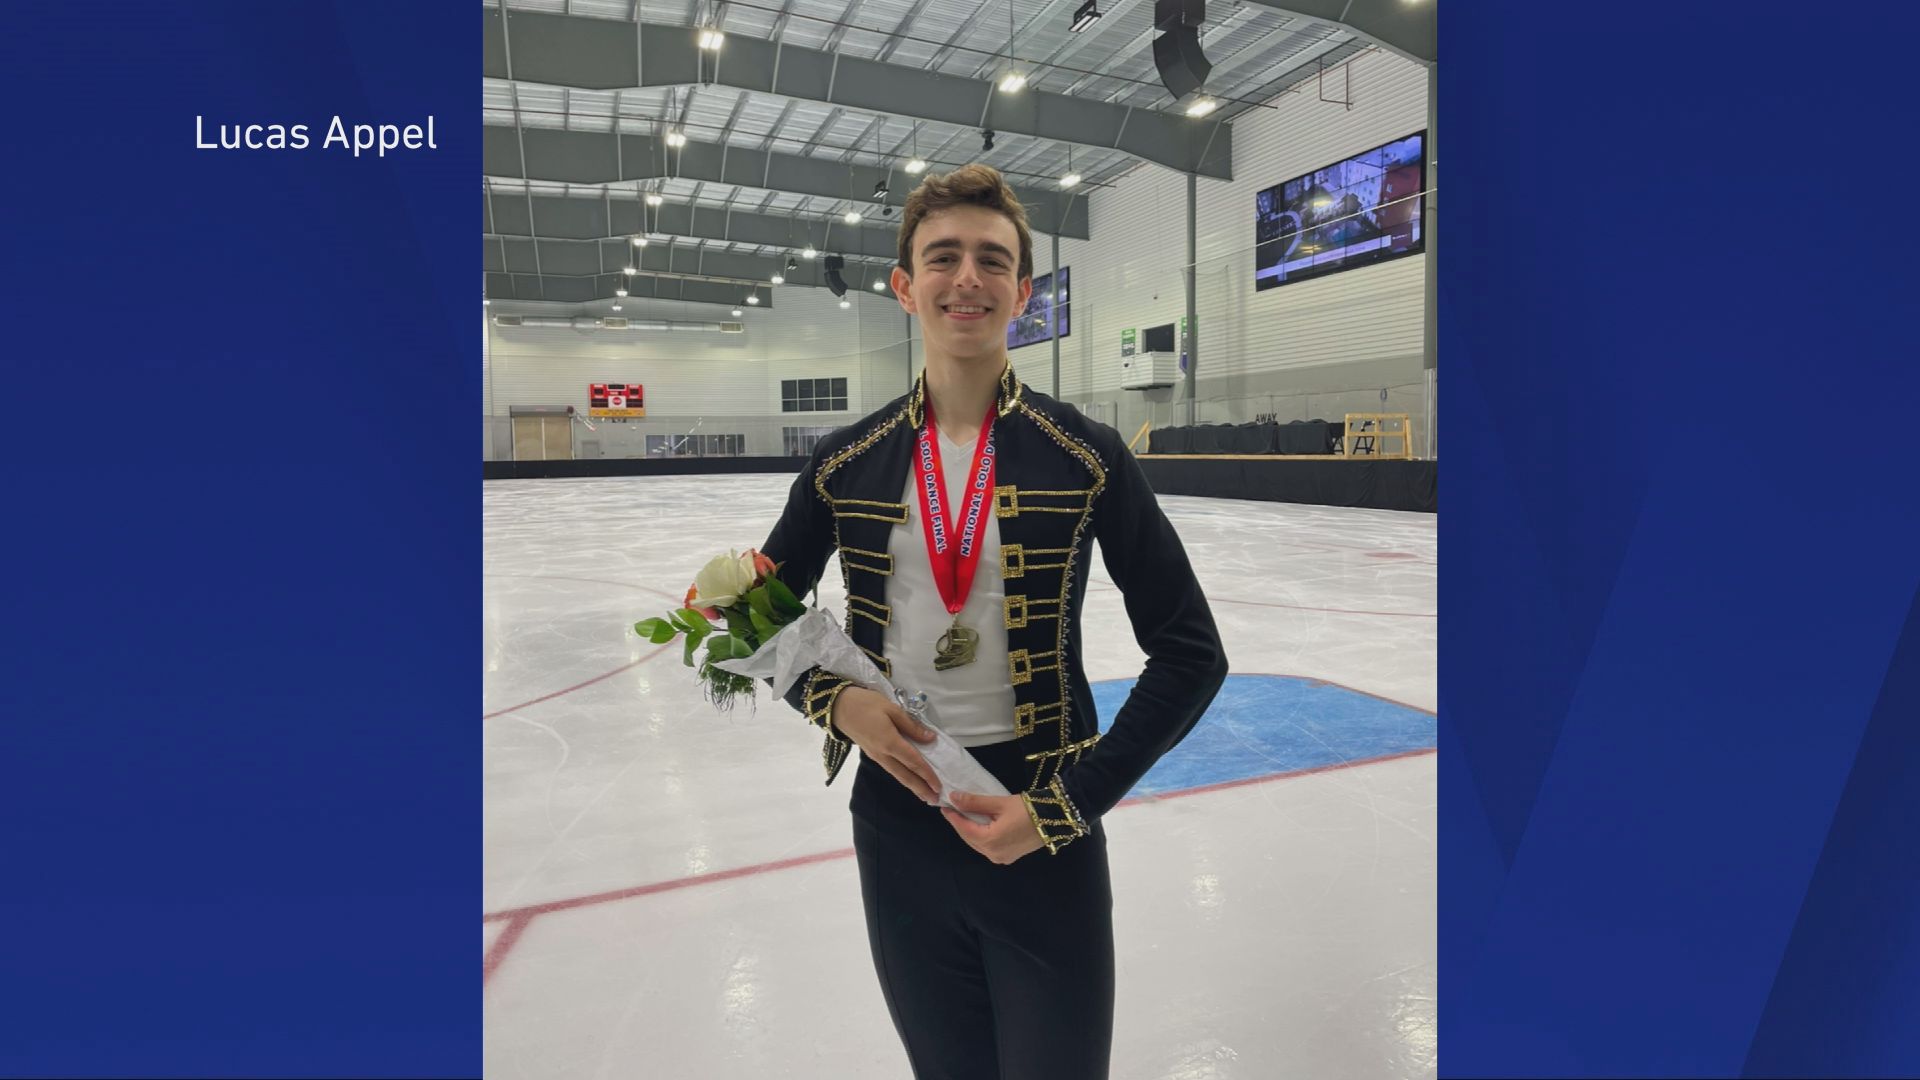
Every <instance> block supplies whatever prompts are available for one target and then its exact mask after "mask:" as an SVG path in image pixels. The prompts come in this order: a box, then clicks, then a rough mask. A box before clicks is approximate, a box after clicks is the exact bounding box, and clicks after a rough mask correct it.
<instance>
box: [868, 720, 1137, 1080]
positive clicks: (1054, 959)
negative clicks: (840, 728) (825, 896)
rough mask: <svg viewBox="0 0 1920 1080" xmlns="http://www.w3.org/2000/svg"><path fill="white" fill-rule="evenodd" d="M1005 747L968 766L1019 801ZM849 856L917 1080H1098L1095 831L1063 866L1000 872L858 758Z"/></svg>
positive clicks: (1108, 905) (1066, 854) (1099, 928)
mask: <svg viewBox="0 0 1920 1080" xmlns="http://www.w3.org/2000/svg"><path fill="white" fill-rule="evenodd" d="M1014 747H1015V744H1013V743H1001V744H999V745H996V746H987V747H979V748H976V749H974V750H972V751H971V753H972V754H973V756H974V758H975V759H977V760H978V761H979V762H980V763H981V764H982V765H985V766H986V767H987V770H988V771H989V772H992V773H993V774H994V775H995V776H997V777H999V778H1000V782H1001V783H1003V784H1005V785H1006V786H1007V790H1009V791H1012V792H1016V793H1017V792H1019V791H1022V790H1024V789H1025V788H1026V786H1027V785H1028V783H1030V782H1031V780H1032V777H1033V766H1032V765H1031V764H1030V763H1028V762H1026V761H1023V760H1022V755H1021V753H1020V752H1019V751H1018V750H1016V749H1015V748H1014ZM851 809H852V811H853V850H854V855H855V857H856V859H857V861H858V863H859V866H860V894H861V898H862V899H863V900H864V902H865V904H866V914H867V939H868V943H869V944H870V945H871V946H872V949H873V965H874V968H875V970H876V971H877V972H878V973H879V975H880V989H881V992H882V993H883V994H884V995H885V997H886V1000H887V1011H888V1012H889V1013H890V1014H891V1015H892V1016H893V1025H894V1028H895V1029H896V1030H898V1031H899V1033H900V1040H901V1042H903V1043H905V1044H906V1048H907V1057H908V1059H909V1060H910V1061H911V1062H912V1063H913V1074H914V1076H915V1077H916V1078H917V1080H945V1078H953V1080H1027V1078H1035V1080H1038V1078H1043V1077H1044V1078H1046V1080H1104V1078H1105V1077H1106V1075H1107V1062H1108V1058H1109V1056H1110V1054H1111V1050H1112V1044H1113V889H1112V884H1111V881H1110V879H1109V877H1108V873H1107V838H1106V833H1105V832H1104V831H1103V830H1102V829H1101V827H1100V825H1099V823H1097V822H1096V823H1094V825H1093V827H1092V828H1093V831H1092V832H1091V833H1089V834H1088V835H1086V836H1083V837H1081V838H1080V839H1078V840H1075V841H1073V842H1072V843H1070V844H1068V845H1067V846H1066V847H1065V848H1062V849H1061V851H1060V853H1059V854H1057V855H1049V854H1047V852H1046V849H1044V848H1042V849H1041V850H1039V851H1036V852H1034V853H1032V854H1030V855H1027V856H1026V857H1024V858H1022V859H1020V860H1019V861H1018V862H1015V863H1014V864H1013V865H1012V866H998V865H996V864H994V863H992V862H989V861H988V860H987V858H986V857H985V856H983V855H981V854H980V853H979V852H977V851H974V850H973V849H972V848H970V847H968V846H967V845H966V842H965V841H963V840H961V839H960V836H959V834H958V833H955V832H954V831H953V826H951V825H949V824H947V822H946V819H945V818H943V817H942V816H941V815H940V812H939V811H938V810H937V809H935V808H933V807H930V806H927V805H926V804H924V803H922V802H921V801H920V800H919V799H917V798H915V797H914V796H913V795H912V793H910V792H908V791H907V790H906V789H905V788H903V787H901V786H900V782H899V781H897V780H895V779H894V778H893V777H891V776H889V775H887V773H886V771H885V770H883V769H881V768H880V767H879V766H877V765H874V764H872V763H871V762H869V761H867V760H866V759H865V758H864V757H862V759H861V761H860V767H859V770H858V772H856V773H855V775H854V782H853V799H852V804H851Z"/></svg>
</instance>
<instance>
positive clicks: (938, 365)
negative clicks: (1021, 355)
mask: <svg viewBox="0 0 1920 1080" xmlns="http://www.w3.org/2000/svg"><path fill="white" fill-rule="evenodd" d="M1006 366H1007V354H1006V353H1004V352H1002V353H999V354H998V355H994V356H981V357H971V358H968V359H965V360H956V359H953V358H951V357H946V356H939V355H936V354H932V353H929V354H928V356H927V372H926V374H927V400H929V401H931V402H932V403H933V417H934V422H935V423H936V424H937V425H939V428H940V431H941V432H942V433H943V434H945V435H946V436H947V437H948V438H950V439H953V440H955V441H964V440H966V439H968V438H970V437H972V436H975V435H978V434H979V433H980V427H981V425H982V424H984V423H985V422H986V418H987V408H988V407H989V406H991V405H992V404H993V402H994V400H995V398H996V397H998V395H999V393H1000V373H1001V372H1002V371H1004V370H1006Z"/></svg>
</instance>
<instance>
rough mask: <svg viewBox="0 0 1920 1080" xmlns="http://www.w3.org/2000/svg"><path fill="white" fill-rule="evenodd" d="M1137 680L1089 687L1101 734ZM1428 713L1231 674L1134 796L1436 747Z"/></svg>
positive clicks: (1342, 691)
mask: <svg viewBox="0 0 1920 1080" xmlns="http://www.w3.org/2000/svg"><path fill="white" fill-rule="evenodd" d="M1133 684H1134V680H1132V679H1115V680H1111V681H1108V682H1097V683H1094V684H1093V704H1094V708H1095V709H1096V710H1097V711H1098V712H1099V714H1100V730H1101V731H1106V730H1107V729H1108V728H1109V727H1111V726H1113V714H1114V713H1116V712H1118V711H1119V710H1120V706H1121V704H1122V703H1124V702H1125V701H1126V700H1127V694H1129V693H1130V692H1132V690H1133ZM1434 724H1435V721H1434V718H1433V716H1432V714H1430V713H1425V712H1422V711H1420V710H1419V709H1415V708H1411V707H1409V706H1406V705H1400V704H1396V703H1394V702H1391V701H1382V700H1380V699H1379V698H1376V697H1368V696H1367V695H1366V694H1362V693H1360V692H1359V691H1357V690H1349V689H1347V688H1346V687H1344V686H1334V685H1332V684H1330V683H1323V682H1318V681H1315V680H1311V679H1293V678H1286V677H1283V676H1279V675H1229V676H1227V681H1226V684H1225V685H1223V686H1222V687H1221V688H1220V693H1219V695H1218V696H1216V697H1215V698H1214V699H1213V704H1212V705H1209V706H1208V707H1207V714H1206V715H1205V716H1203V717H1201V718H1200V723H1199V724H1197V725H1195V726H1194V729H1193V730H1192V731H1191V732H1189V733H1188V734H1187V737H1186V738H1185V739H1183V740H1181V742H1180V745H1179V746H1176V747H1174V748H1173V750H1172V751H1171V752H1170V753H1168V754H1167V756H1166V757H1163V758H1161V759H1160V761H1159V763H1158V764H1156V765H1154V767H1153V768H1152V769H1151V770H1150V771H1148V773H1147V775H1146V777H1145V778H1144V779H1142V780H1141V781H1140V783H1139V784H1138V785H1137V786H1136V787H1135V788H1134V789H1133V792H1132V794H1134V795H1162V794H1166V793H1168V792H1172V791H1182V790H1185V789H1187V788H1196V787H1205V786H1206V785H1208V784H1218V783H1222V782H1225V781H1228V780H1241V779H1247V778H1250V777H1255V776H1268V775H1271V774H1273V773H1283V772H1295V771H1298V770H1300V769H1312V768H1318V767H1323V766H1327V765H1340V764H1346V763H1348V762H1355V761H1366V760H1368V759H1371V758H1379V757H1386V756H1388V755H1390V754H1399V753H1405V752H1406V751H1409V750H1428V749H1432V748H1433V746H1434V745H1435V737H1436V735H1435V726H1434Z"/></svg>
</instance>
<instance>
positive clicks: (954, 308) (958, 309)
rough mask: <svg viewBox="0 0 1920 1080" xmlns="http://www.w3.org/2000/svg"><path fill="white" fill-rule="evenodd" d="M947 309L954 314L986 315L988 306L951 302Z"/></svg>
mask: <svg viewBox="0 0 1920 1080" xmlns="http://www.w3.org/2000/svg"><path fill="white" fill-rule="evenodd" d="M947 311H949V312H950V313H952V314H954V315H985V314H986V313H987V309H986V308H983V307H970V306H968V305H966V304H949V305H948V306H947Z"/></svg>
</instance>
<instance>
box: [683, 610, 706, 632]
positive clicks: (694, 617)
mask: <svg viewBox="0 0 1920 1080" xmlns="http://www.w3.org/2000/svg"><path fill="white" fill-rule="evenodd" d="M680 614H681V615H682V616H684V617H685V619H686V621H687V629H689V630H699V631H701V632H703V633H704V632H706V631H709V630H712V629H713V624H712V623H710V622H708V621H707V617H706V616H705V615H702V614H700V613H699V612H698V611H695V610H693V609H692V608H682V609H681V611H680Z"/></svg>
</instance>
